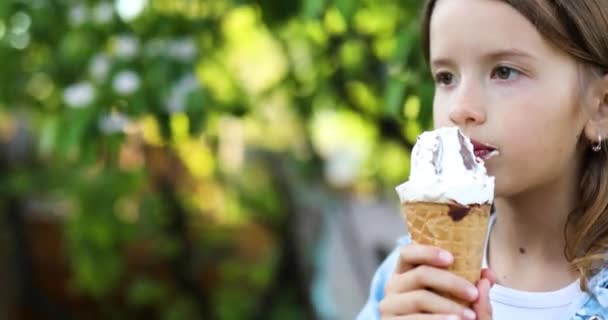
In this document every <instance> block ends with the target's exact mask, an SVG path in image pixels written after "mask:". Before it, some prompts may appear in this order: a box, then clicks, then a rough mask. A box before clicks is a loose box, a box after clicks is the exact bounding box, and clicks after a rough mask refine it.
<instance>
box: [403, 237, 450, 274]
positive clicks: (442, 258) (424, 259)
mask: <svg viewBox="0 0 608 320" xmlns="http://www.w3.org/2000/svg"><path fill="white" fill-rule="evenodd" d="M452 262H454V256H453V255H452V254H451V253H450V252H448V251H446V250H443V249H441V248H437V247H433V246H426V245H419V244H408V245H405V246H403V247H402V248H401V253H400V255H399V262H398V263H397V268H395V273H404V272H406V271H408V270H411V269H413V268H414V267H416V266H418V265H421V264H426V265H432V266H436V267H447V266H449V265H451V264H452Z"/></svg>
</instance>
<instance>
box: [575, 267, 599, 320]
mask: <svg viewBox="0 0 608 320" xmlns="http://www.w3.org/2000/svg"><path fill="white" fill-rule="evenodd" d="M589 319H598V320H599V319H602V320H603V319H606V320H608V268H604V269H602V270H600V272H598V273H597V274H596V275H594V276H593V277H592V278H591V279H590V280H589V292H588V295H587V296H586V298H585V299H584V301H583V303H582V305H581V307H580V308H579V309H578V311H577V312H576V314H575V315H574V317H573V318H572V320H589Z"/></svg>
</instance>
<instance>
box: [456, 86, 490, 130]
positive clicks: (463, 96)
mask: <svg viewBox="0 0 608 320" xmlns="http://www.w3.org/2000/svg"><path fill="white" fill-rule="evenodd" d="M461 89H462V90H460V91H461V92H459V93H458V94H457V96H456V97H455V98H456V99H454V100H453V104H452V106H451V108H450V114H449V116H450V121H452V123H453V124H455V125H457V126H459V127H466V126H470V125H479V124H482V123H484V122H485V121H486V110H485V108H484V106H483V103H484V102H483V98H482V94H481V92H480V90H479V89H478V88H471V87H469V88H466V87H461Z"/></svg>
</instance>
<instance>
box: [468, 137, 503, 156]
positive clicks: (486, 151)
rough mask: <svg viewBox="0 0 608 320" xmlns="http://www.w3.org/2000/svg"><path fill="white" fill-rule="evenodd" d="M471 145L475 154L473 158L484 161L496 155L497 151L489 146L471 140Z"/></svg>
mask: <svg viewBox="0 0 608 320" xmlns="http://www.w3.org/2000/svg"><path fill="white" fill-rule="evenodd" d="M471 143H472V144H473V152H474V153H475V157H477V158H479V159H481V160H484V161H486V160H488V159H490V158H492V157H494V156H497V155H498V149H496V148H494V147H492V146H490V145H487V144H485V143H481V142H479V141H475V140H473V139H471Z"/></svg>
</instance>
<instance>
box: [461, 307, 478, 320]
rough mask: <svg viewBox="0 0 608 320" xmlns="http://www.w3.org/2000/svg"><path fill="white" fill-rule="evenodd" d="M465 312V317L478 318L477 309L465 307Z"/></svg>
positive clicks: (471, 319)
mask: <svg viewBox="0 0 608 320" xmlns="http://www.w3.org/2000/svg"><path fill="white" fill-rule="evenodd" d="M463 314H464V317H465V318H466V319H469V320H475V318H477V315H476V314H475V311H473V310H471V309H464V312H463Z"/></svg>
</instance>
